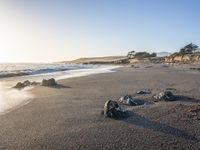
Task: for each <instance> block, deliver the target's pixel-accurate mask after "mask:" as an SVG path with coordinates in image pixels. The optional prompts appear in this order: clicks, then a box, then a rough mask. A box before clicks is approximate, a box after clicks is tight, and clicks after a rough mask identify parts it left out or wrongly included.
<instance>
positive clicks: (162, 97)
mask: <svg viewBox="0 0 200 150" xmlns="http://www.w3.org/2000/svg"><path fill="white" fill-rule="evenodd" d="M154 98H155V99H156V101H174V100H175V99H176V97H175V96H174V95H173V93H172V92H171V91H163V92H160V93H159V94H158V95H155V96H154Z"/></svg>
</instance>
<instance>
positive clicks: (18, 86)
mask: <svg viewBox="0 0 200 150" xmlns="http://www.w3.org/2000/svg"><path fill="white" fill-rule="evenodd" d="M24 87H25V86H24V84H23V83H22V82H18V83H17V84H16V85H15V86H14V88H16V89H22V88H24Z"/></svg>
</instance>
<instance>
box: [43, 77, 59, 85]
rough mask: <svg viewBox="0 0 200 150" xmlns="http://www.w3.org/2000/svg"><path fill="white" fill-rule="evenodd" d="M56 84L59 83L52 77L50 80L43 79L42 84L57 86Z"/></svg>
mask: <svg viewBox="0 0 200 150" xmlns="http://www.w3.org/2000/svg"><path fill="white" fill-rule="evenodd" d="M55 85H57V83H56V81H55V79H54V78H51V79H49V80H46V79H43V80H42V86H55Z"/></svg>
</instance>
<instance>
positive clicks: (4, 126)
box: [0, 65, 200, 150]
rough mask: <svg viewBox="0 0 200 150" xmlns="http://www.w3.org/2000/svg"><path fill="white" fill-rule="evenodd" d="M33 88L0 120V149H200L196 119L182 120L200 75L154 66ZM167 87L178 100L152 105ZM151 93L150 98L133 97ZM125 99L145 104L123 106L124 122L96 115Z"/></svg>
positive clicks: (197, 93)
mask: <svg viewBox="0 0 200 150" xmlns="http://www.w3.org/2000/svg"><path fill="white" fill-rule="evenodd" d="M58 83H59V86H57V87H54V88H53V87H42V86H37V87H36V88H34V89H32V90H31V91H30V92H31V94H33V95H34V98H33V99H32V100H31V102H29V103H28V104H26V105H24V106H22V107H20V108H17V109H15V110H13V111H11V112H9V113H6V114H4V115H1V116H0V129H1V130H0V139H1V140H0V149H15V150H16V149H20V150H21V149H91V150H94V149H152V150H153V149H166V150H169V149H182V150H184V149H193V150H195V149H196V150H198V149H200V120H199V119H192V118H188V117H186V116H185V110H186V109H187V107H189V106H190V105H196V104H197V103H200V100H199V99H200V86H199V85H200V72H199V71H195V70H189V69H183V68H181V69H180V68H178V67H177V68H173V67H166V66H162V65H155V66H149V67H140V68H131V67H129V66H127V67H121V68H118V69H116V70H115V72H111V73H104V74H96V75H89V76H84V77H76V78H70V79H63V80H59V81H58ZM167 88H170V89H171V90H172V92H173V93H174V94H175V95H178V96H179V97H180V99H179V100H177V101H174V102H154V100H153V98H152V97H153V95H155V94H157V93H158V92H160V91H162V90H165V89H167ZM143 89H150V90H151V94H146V95H136V94H135V93H136V91H137V90H143ZM126 94H130V95H132V96H133V97H135V98H138V99H140V100H143V101H145V105H141V106H126V105H121V106H122V107H123V108H125V109H127V110H129V111H130V112H131V114H132V115H131V116H130V117H129V118H127V119H122V120H115V119H111V118H106V117H105V116H103V115H102V114H101V111H102V110H103V106H104V103H105V102H106V101H107V100H117V99H118V98H119V97H121V96H123V95H126Z"/></svg>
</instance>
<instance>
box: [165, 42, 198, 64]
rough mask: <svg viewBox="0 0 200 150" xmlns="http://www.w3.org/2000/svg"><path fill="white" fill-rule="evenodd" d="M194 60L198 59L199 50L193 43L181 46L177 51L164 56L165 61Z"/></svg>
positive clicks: (184, 61)
mask: <svg viewBox="0 0 200 150" xmlns="http://www.w3.org/2000/svg"><path fill="white" fill-rule="evenodd" d="M196 61H200V50H199V47H198V46H197V45H195V44H193V43H190V44H188V45H186V46H185V47H183V48H181V49H180V51H179V52H177V53H174V54H172V55H170V56H167V57H165V62H167V63H178V62H179V63H180V62H183V63H186V62H196Z"/></svg>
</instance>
